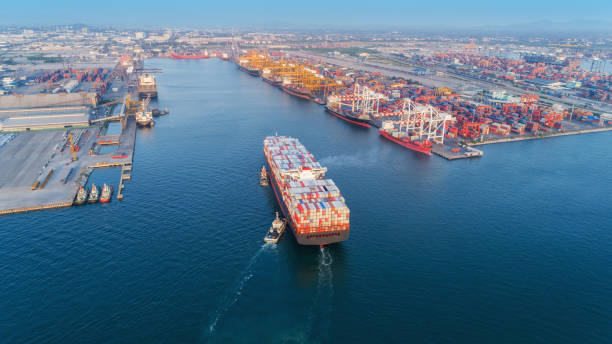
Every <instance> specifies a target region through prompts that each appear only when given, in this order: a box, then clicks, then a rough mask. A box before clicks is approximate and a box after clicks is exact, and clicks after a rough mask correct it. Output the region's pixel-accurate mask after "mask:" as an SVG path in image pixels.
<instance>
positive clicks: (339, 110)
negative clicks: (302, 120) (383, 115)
mask: <svg viewBox="0 0 612 344" xmlns="http://www.w3.org/2000/svg"><path fill="white" fill-rule="evenodd" d="M325 111H327V112H328V113H330V114H332V115H334V116H336V117H338V118H340V119H342V120H344V121H347V122H349V123H351V124H355V125H358V126H361V127H365V128H369V127H370V117H369V116H368V115H359V116H356V115H355V114H353V113H352V112H351V111H350V110H349V109H344V108H343V107H342V105H332V104H327V105H325Z"/></svg>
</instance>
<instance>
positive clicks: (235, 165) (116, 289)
mask: <svg viewBox="0 0 612 344" xmlns="http://www.w3.org/2000/svg"><path fill="white" fill-rule="evenodd" d="M148 66H151V67H159V68H162V69H163V74H160V75H159V76H158V86H159V96H160V99H159V100H158V102H159V106H160V108H165V107H168V108H169V109H170V110H171V114H170V115H169V116H166V117H160V118H157V119H156V125H155V127H154V128H151V129H139V132H138V136H137V140H136V153H135V157H134V166H133V173H132V180H131V181H128V182H126V188H125V192H124V195H125V199H124V201H123V202H118V201H116V200H115V199H113V201H112V202H111V203H109V204H104V205H100V204H98V205H87V206H82V207H73V208H68V209H62V210H53V211H41V212H35V213H30V214H20V215H13V216H5V217H1V218H0V243H2V244H1V245H0V343H330V342H335V343H373V342H384V343H407V342H412V343H481V342H484V343H607V342H609V341H610V338H612V287H611V286H612V213H611V210H612V199H611V198H610V193H611V191H612V178H610V176H609V173H610V172H609V171H610V169H611V168H612V155H611V154H610V144H611V143H612V134H611V133H599V134H590V135H581V136H568V137H562V138H553V139H545V140H538V141H525V142H516V143H508V144H498V145H490V146H484V147H483V149H484V151H485V155H484V157H482V158H477V159H472V160H456V161H446V160H444V159H442V158H439V157H437V156H432V157H426V156H422V155H419V154H418V153H414V152H412V151H409V150H406V149H404V148H402V147H400V146H397V145H395V144H393V143H391V142H389V141H386V140H384V139H382V138H380V137H379V135H378V134H377V133H376V131H375V130H374V129H370V130H367V129H364V128H360V127H353V126H351V125H349V124H347V123H346V122H343V121H341V120H339V119H337V118H335V117H332V116H330V115H328V114H326V113H325V112H324V111H323V108H322V107H321V106H319V105H317V104H315V103H312V102H307V101H303V100H301V99H297V98H295V97H292V96H289V95H287V94H286V93H283V92H282V91H281V90H280V89H278V88H274V87H272V86H270V85H268V84H266V83H264V82H263V81H261V80H259V79H257V78H254V77H252V76H249V75H247V74H246V73H243V72H240V71H239V70H238V69H237V68H236V67H235V66H234V65H232V64H230V63H228V62H223V61H219V60H215V59H210V60H201V61H173V60H150V61H148ZM275 133H278V134H280V135H291V136H296V137H298V138H299V139H300V140H301V141H302V143H303V144H304V145H305V146H306V147H307V148H308V149H309V150H310V151H311V152H312V153H313V154H314V155H315V157H317V158H318V159H319V160H320V161H321V162H322V163H323V164H324V165H325V166H326V167H327V168H328V173H327V176H328V177H329V178H331V179H333V180H334V181H335V182H336V184H337V185H338V186H339V187H340V189H341V190H342V193H343V195H344V197H345V198H346V200H347V204H348V206H349V207H350V209H351V237H350V238H349V240H348V241H346V242H343V243H341V244H337V245H331V246H328V247H325V248H324V249H323V250H321V249H320V248H318V247H302V246H298V245H297V244H296V243H295V241H294V239H293V237H292V235H291V233H290V232H289V233H287V235H285V236H284V237H283V238H282V240H281V241H280V242H279V244H278V245H276V246H274V245H264V244H263V241H262V238H263V236H264V234H265V232H266V230H267V228H268V227H269V225H270V222H271V221H272V220H273V218H274V212H275V211H278V209H279V208H278V206H277V204H276V200H275V198H274V195H273V193H272V190H271V189H270V188H262V187H260V186H259V185H258V177H259V176H258V172H259V169H260V168H261V166H262V165H263V164H264V163H265V160H264V155H263V151H262V141H263V138H264V137H265V136H266V135H273V134H275ZM118 178H119V171H117V170H99V171H96V172H95V173H94V174H93V175H92V178H91V181H92V182H95V183H96V184H102V183H112V184H114V185H115V187H116V186H117V183H118Z"/></svg>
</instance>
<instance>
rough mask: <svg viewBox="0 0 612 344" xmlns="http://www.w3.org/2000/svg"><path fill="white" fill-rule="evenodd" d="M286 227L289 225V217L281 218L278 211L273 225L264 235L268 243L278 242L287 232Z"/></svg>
mask: <svg viewBox="0 0 612 344" xmlns="http://www.w3.org/2000/svg"><path fill="white" fill-rule="evenodd" d="M285 227H287V219H280V218H279V217H278V211H277V212H276V219H274V221H272V226H270V229H269V230H268V234H266V236H265V237H264V241H265V242H267V243H272V244H276V243H277V242H278V239H280V237H281V236H282V235H283V233H284V232H285Z"/></svg>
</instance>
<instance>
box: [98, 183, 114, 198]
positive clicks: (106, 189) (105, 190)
mask: <svg viewBox="0 0 612 344" xmlns="http://www.w3.org/2000/svg"><path fill="white" fill-rule="evenodd" d="M112 195H113V186H112V185H106V184H104V186H102V195H101V196H100V203H108V202H110V200H111V197H112Z"/></svg>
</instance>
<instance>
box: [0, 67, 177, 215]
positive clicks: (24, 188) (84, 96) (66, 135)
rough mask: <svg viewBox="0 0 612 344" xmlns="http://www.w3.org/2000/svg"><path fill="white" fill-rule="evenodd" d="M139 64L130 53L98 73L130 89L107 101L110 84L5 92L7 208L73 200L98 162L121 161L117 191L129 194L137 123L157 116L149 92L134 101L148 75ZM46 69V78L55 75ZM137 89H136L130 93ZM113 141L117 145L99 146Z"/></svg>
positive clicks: (0, 112)
mask: <svg viewBox="0 0 612 344" xmlns="http://www.w3.org/2000/svg"><path fill="white" fill-rule="evenodd" d="M138 66H141V63H140V61H134V60H132V59H130V58H127V57H124V58H122V59H121V61H120V62H119V63H118V64H117V66H116V67H115V70H113V71H112V72H104V73H102V74H103V75H98V76H93V79H94V80H98V81H96V83H99V84H100V85H113V88H114V89H115V90H114V92H112V93H113V94H112V97H115V96H117V95H119V94H120V91H119V90H120V89H121V90H123V93H122V94H121V96H120V97H119V98H117V99H115V100H113V101H108V100H107V99H108V97H107V92H106V86H103V87H96V88H95V89H93V90H92V92H79V93H69V92H49V93H39V94H26V95H23V94H12V95H4V96H0V143H1V145H0V166H2V179H1V180H0V214H11V213H19V212H27V211H32V210H39V209H51V208H61V207H68V206H71V205H73V202H74V200H75V196H76V195H77V192H78V191H79V189H80V188H81V187H82V186H85V185H86V184H87V180H88V177H89V175H90V174H91V173H92V171H93V170H94V169H96V168H110V167H114V168H121V177H120V180H119V187H118V189H117V190H116V197H117V199H119V200H121V199H122V198H123V188H124V184H123V182H124V180H129V179H130V178H131V166H132V161H133V155H134V144H135V137H136V130H137V129H136V128H137V127H138V126H139V125H140V126H149V125H150V123H152V118H148V117H147V114H151V113H152V111H151V110H150V109H148V104H149V99H148V98H147V99H145V100H144V101H139V100H133V99H137V98H136V97H138V91H139V90H138V89H137V88H136V87H131V86H130V85H132V84H138V78H143V76H142V75H140V74H139V73H132V72H133V71H134V69H135V68H138ZM140 69H141V70H142V68H140ZM94 70H95V69H94ZM96 73H97V72H96ZM72 74H73V71H66V72H65V73H61V74H53V75H60V77H58V78H61V77H62V76H65V77H67V78H69V77H70V76H71V75H72ZM77 74H78V73H77ZM43 75H44V76H43V77H42V78H41V79H40V80H39V82H40V83H48V82H49V81H48V80H51V79H53V78H55V77H53V76H52V77H49V76H48V75H49V74H47V73H45V74H43ZM48 78H51V79H48ZM146 78H148V79H151V78H152V77H151V76H149V75H147V76H146ZM47 79H48V80H47ZM78 80H83V79H82V78H81V77H79V78H78ZM77 84H79V82H77ZM149 84H150V80H149ZM153 86H154V85H153ZM148 87H149V89H150V88H151V87H152V86H151V85H149V86H148ZM130 88H131V89H133V92H127V91H128V90H129V89H130ZM154 92H156V90H155V91H154ZM132 95H133V97H131V96H132ZM157 113H160V112H159V111H157ZM164 113H167V111H164ZM149 116H151V115H149ZM112 121H117V122H119V123H120V125H121V132H120V134H118V135H106V132H107V129H108V126H109V123H110V122H112ZM109 145H111V146H114V147H116V150H113V151H112V152H109V153H100V149H101V147H102V146H109Z"/></svg>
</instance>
